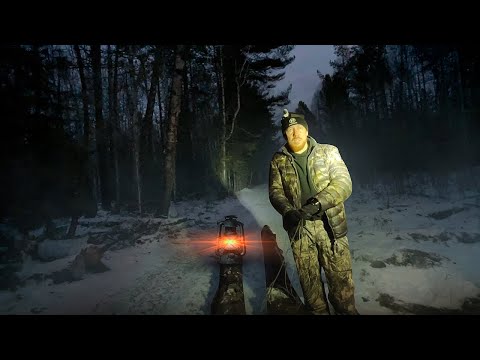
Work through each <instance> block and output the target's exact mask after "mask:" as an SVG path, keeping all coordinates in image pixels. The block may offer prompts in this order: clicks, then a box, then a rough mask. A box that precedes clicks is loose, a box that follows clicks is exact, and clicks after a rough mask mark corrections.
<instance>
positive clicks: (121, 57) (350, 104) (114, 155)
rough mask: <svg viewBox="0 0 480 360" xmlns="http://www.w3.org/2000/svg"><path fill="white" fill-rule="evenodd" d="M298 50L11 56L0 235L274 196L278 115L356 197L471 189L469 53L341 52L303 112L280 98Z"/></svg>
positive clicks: (475, 123) (433, 49)
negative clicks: (301, 128) (420, 184)
mask: <svg viewBox="0 0 480 360" xmlns="http://www.w3.org/2000/svg"><path fill="white" fill-rule="evenodd" d="M293 49H294V46H258V45H209V46H207V45H189V46H186V45H177V46H163V45H162V46H159V45H149V46H138V45H137V46H119V45H118V46H113V45H108V46H106V45H102V46H101V45H72V46H70V45H62V46H54V45H44V46H41V45H35V46H31V45H28V46H26V45H25V46H20V45H18V46H2V47H1V48H0V117H1V119H2V132H1V134H2V135H1V141H0V146H1V160H0V171H1V175H2V176H1V181H0V202H1V204H2V207H1V208H0V219H1V221H9V222H12V223H14V224H16V226H18V228H19V229H21V230H22V231H24V232H27V231H28V230H29V229H31V228H32V227H37V226H39V225H45V226H46V231H47V233H48V231H49V228H50V226H51V224H52V219H55V218H58V217H70V218H71V219H72V221H71V225H70V229H69V231H68V234H69V235H70V236H74V234H75V227H76V223H77V221H78V218H79V217H80V216H88V217H92V216H95V214H96V213H97V211H98V209H104V210H109V211H112V212H115V211H118V210H119V209H120V208H126V209H128V210H130V211H136V212H138V213H139V214H142V213H144V212H153V213H155V214H156V215H157V216H167V215H168V211H169V206H170V204H171V201H177V200H184V199H190V198H207V199H214V198H222V197H225V196H228V195H230V194H232V193H234V192H235V191H238V190H241V189H243V188H245V187H248V186H253V185H255V184H260V183H265V182H266V181H267V180H268V168H267V166H268V162H269V160H270V159H271V155H272V153H273V151H274V150H275V149H277V148H278V147H279V146H280V145H281V142H280V141H281V140H282V139H281V138H280V141H275V139H277V140H278V139H279V137H278V129H279V125H278V122H279V121H278V120H279V119H276V117H275V113H276V111H277V110H278V109H279V108H281V107H284V106H288V107H289V108H290V109H291V110H292V111H297V112H301V113H304V114H305V115H306V118H307V121H308V122H309V124H310V133H311V134H312V135H313V136H314V137H315V138H316V139H317V141H319V142H327V143H332V144H334V145H337V146H338V147H339V149H340V151H341V153H342V155H343V156H344V158H345V160H346V162H347V164H348V166H349V169H350V170H351V173H352V177H353V178H354V180H355V184H373V183H375V182H377V181H379V179H381V178H382V177H387V178H389V179H391V181H392V182H395V183H398V186H399V187H401V186H403V185H402V184H403V182H402V180H403V179H405V178H407V177H408V176H409V175H410V174H412V173H418V172H422V171H423V172H426V173H428V174H430V175H429V177H428V179H427V180H428V181H435V179H438V178H439V177H437V174H445V173H448V172H450V171H455V170H458V171H459V173H463V174H465V176H464V177H465V179H464V181H465V182H468V181H470V182H473V181H475V179H474V178H473V177H469V176H468V174H469V173H468V171H469V169H470V168H471V167H472V165H476V164H478V163H479V161H480V155H479V154H480V151H479V150H480V144H479V143H478V142H477V141H476V134H478V133H479V130H480V129H479V127H480V125H479V124H480V122H479V118H478V116H479V103H480V102H479V96H480V92H479V85H480V84H479V82H480V78H479V75H480V69H479V64H480V58H479V53H478V51H477V50H476V47H474V46H471V47H467V46H425V45H422V46H416V45H391V46H383V45H382V46H380V45H367V46H363V45H362V46H360V45H359V46H336V47H335V49H336V56H337V58H336V59H335V61H333V62H332V67H333V73H332V74H320V73H319V74H318V76H319V84H320V86H319V89H318V91H317V92H316V93H315V94H312V95H313V101H312V103H311V104H310V108H309V107H308V106H307V105H306V103H305V102H300V103H299V104H290V105H289V100H288V96H289V92H290V89H291V88H290V87H289V88H287V89H283V91H280V92H277V93H276V94H275V95H272V94H273V91H272V89H274V88H275V84H276V82H277V81H278V80H280V79H282V78H283V76H284V72H285V67H286V66H287V65H288V64H290V63H291V62H292V61H293V60H294V57H293V56H292V54H291V53H292V50H293ZM312 76H315V74H312ZM305 100H308V99H305ZM427 180H426V181H427Z"/></svg>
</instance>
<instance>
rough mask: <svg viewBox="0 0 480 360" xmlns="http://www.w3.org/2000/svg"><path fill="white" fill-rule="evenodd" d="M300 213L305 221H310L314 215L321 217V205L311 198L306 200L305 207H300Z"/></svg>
mask: <svg viewBox="0 0 480 360" xmlns="http://www.w3.org/2000/svg"><path fill="white" fill-rule="evenodd" d="M300 211H301V213H303V217H304V218H306V219H311V218H312V217H313V216H314V215H316V216H318V217H321V216H320V215H321V212H322V204H320V202H319V201H318V200H317V198H315V197H311V198H310V199H308V200H307V202H306V203H305V205H303V206H302V208H301V209H300Z"/></svg>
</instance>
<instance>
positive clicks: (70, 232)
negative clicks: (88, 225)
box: [67, 215, 78, 239]
mask: <svg viewBox="0 0 480 360" xmlns="http://www.w3.org/2000/svg"><path fill="white" fill-rule="evenodd" d="M77 225H78V216H76V215H74V216H72V219H71V221H70V226H69V227H68V233H67V239H72V238H73V237H74V236H75V231H76V230H77Z"/></svg>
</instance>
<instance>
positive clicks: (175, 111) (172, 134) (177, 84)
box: [160, 45, 186, 217]
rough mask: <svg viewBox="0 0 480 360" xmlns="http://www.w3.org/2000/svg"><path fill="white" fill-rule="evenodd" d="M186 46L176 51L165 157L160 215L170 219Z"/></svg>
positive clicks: (181, 46) (177, 48) (178, 47)
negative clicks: (169, 211)
mask: <svg viewBox="0 0 480 360" xmlns="http://www.w3.org/2000/svg"><path fill="white" fill-rule="evenodd" d="M185 50H186V49H185V46H184V45H177V47H176V50H175V71H174V74H173V81H172V93H171V97H170V119H169V124H168V132H167V148H166V156H165V171H164V174H165V179H164V188H163V191H164V192H163V196H162V200H161V202H160V215H161V216H164V217H168V210H169V208H170V201H171V196H172V190H173V187H174V182H175V176H176V174H175V161H176V150H177V125H178V118H179V116H180V110H181V105H182V83H183V76H182V73H183V69H184V67H185V61H184V53H185Z"/></svg>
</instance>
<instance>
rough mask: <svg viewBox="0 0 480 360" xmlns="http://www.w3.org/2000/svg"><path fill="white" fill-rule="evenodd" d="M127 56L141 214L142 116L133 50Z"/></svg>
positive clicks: (135, 171) (134, 164)
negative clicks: (138, 104) (139, 108)
mask: <svg viewBox="0 0 480 360" xmlns="http://www.w3.org/2000/svg"><path fill="white" fill-rule="evenodd" d="M130 50H131V51H130V54H129V59H128V61H129V73H130V84H131V89H132V91H131V94H130V96H129V104H130V106H129V107H130V114H131V116H132V122H133V153H134V161H133V172H134V176H135V183H136V193H137V205H138V211H139V212H140V214H141V213H142V212H143V209H142V179H141V174H140V160H141V159H140V128H141V126H140V121H141V119H142V116H141V114H140V112H139V111H138V108H137V102H138V76H136V74H135V64H134V63H133V57H134V51H133V50H134V49H133V47H131V49H130Z"/></svg>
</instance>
